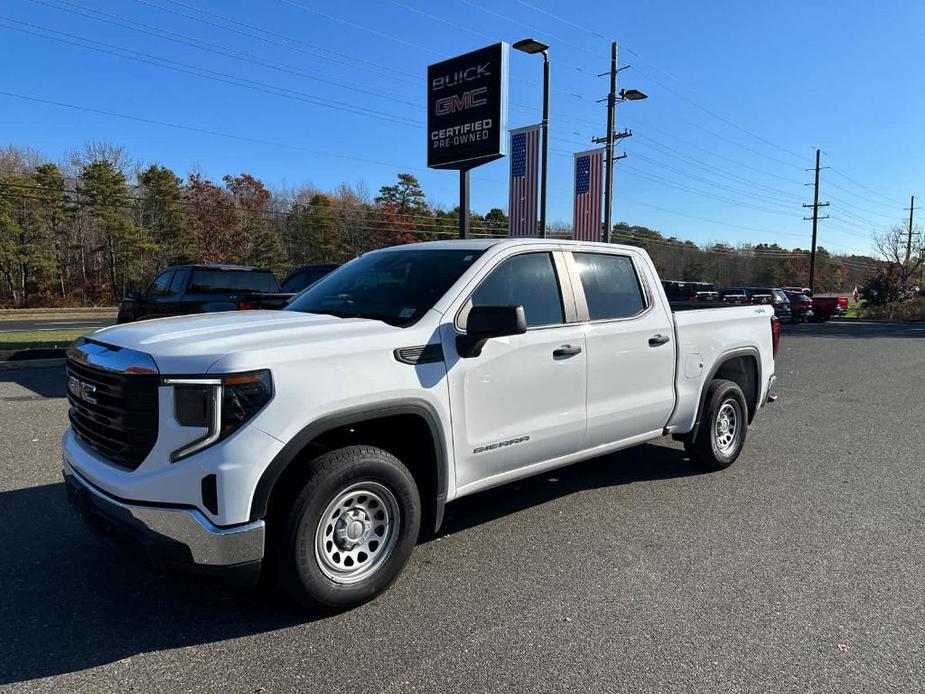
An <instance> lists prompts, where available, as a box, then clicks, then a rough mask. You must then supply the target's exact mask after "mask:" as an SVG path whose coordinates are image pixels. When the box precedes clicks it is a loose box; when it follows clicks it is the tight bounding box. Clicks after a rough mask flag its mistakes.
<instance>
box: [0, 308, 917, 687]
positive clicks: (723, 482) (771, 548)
mask: <svg viewBox="0 0 925 694" xmlns="http://www.w3.org/2000/svg"><path fill="white" fill-rule="evenodd" d="M777 373H778V378H779V381H778V384H779V387H778V390H779V393H780V395H781V399H780V400H779V401H778V402H777V403H776V404H774V405H772V406H770V407H769V408H768V409H766V410H765V411H763V412H762V414H761V416H760V417H759V419H758V420H757V421H756V423H755V425H754V427H753V428H752V429H751V430H750V431H749V435H748V443H747V446H746V451H745V453H744V454H743V456H742V457H741V458H740V459H739V460H738V461H737V462H736V463H735V465H733V467H731V468H730V469H728V470H726V471H724V472H721V473H714V474H695V473H693V472H692V471H691V470H690V469H689V468H688V465H687V464H686V461H685V460H684V459H683V456H682V453H681V450H680V447H679V446H678V445H677V444H674V443H672V442H671V441H669V440H663V441H659V442H656V443H655V444H649V445H645V446H641V447H639V448H636V449H633V450H631V451H626V452H623V453H619V454H616V455H611V456H607V457H604V458H599V459H596V460H593V461H588V462H586V463H582V464H579V465H576V466H573V467H570V468H567V469H564V470H560V471H556V472H555V473H553V474H551V475H545V476H541V477H537V478H533V479H530V480H527V481H524V482H520V483H517V484H515V485H510V486H507V487H503V488H500V489H497V490H492V491H489V492H486V493H483V494H480V495H477V496H475V497H470V498H468V499H465V500H463V501H460V502H458V503H456V504H451V505H450V506H449V507H448V518H447V523H446V525H445V528H444V531H443V533H442V535H441V536H440V537H439V538H438V539H436V540H431V541H429V542H427V543H426V544H423V545H421V546H419V547H418V549H417V551H416V553H415V555H414V557H413V558H412V561H411V564H410V565H409V567H408V569H407V570H406V571H405V573H404V575H403V576H402V577H401V578H400V579H399V581H398V583H397V584H396V585H395V586H394V587H393V588H392V590H390V591H389V592H388V593H387V594H385V595H384V596H383V597H381V598H380V599H378V600H376V601H374V602H372V603H370V604H368V605H365V606H363V607H361V608H358V609H355V610H353V611H351V612H347V613H344V614H340V615H335V616H330V617H326V618H323V619H316V620H308V619H306V618H305V617H304V616H301V615H299V614H297V613H294V612H292V611H290V610H289V609H288V608H286V607H285V606H283V605H281V604H279V603H277V602H275V601H274V600H273V599H272V598H271V597H267V596H265V595H263V594H261V593H259V592H255V591H249V590H242V589H235V588H231V587H226V586H222V585H217V584H214V583H204V582H201V581H197V580H195V579H189V578H180V577H162V576H159V575H157V574H153V573H150V572H148V571H147V570H146V569H144V568H143V567H141V566H138V565H136V564H134V563H132V562H130V561H127V560H126V559H123V558H122V557H121V556H120V555H119V554H117V553H114V552H113V551H111V549H110V548H108V547H107V546H106V545H104V544H101V543H100V542H99V541H98V540H97V539H95V538H94V537H93V536H92V535H90V533H89V532H88V531H86V530H85V529H84V528H83V527H82V526H81V525H80V524H79V523H78V522H77V520H76V518H75V517H74V516H73V514H72V513H71V511H70V509H69V508H68V507H67V505H66V502H65V499H64V492H63V488H62V484H61V479H60V472H59V462H58V460H59V453H58V440H59V437H60V436H61V433H62V432H63V430H64V427H65V425H66V419H67V418H66V401H65V399H64V390H63V381H62V377H61V370H60V369H43V370H22V371H8V372H0V545H2V547H3V548H4V555H5V557H4V559H3V560H2V562H0V586H2V598H0V624H2V625H3V641H4V646H3V648H0V690H9V691H16V692H33V691H49V692H64V691H79V692H98V691H113V692H115V691H119V692H123V691H136V692H149V691H150V692H155V691H157V692H161V691H166V692H186V691H210V692H211V691H214V692H290V691H299V692H341V691H351V692H355V691H370V690H375V691H385V692H403V691H421V692H455V691H460V692H497V691H517V692H539V691H564V690H568V691H572V692H583V691H588V692H592V691H593V692H598V691H607V692H623V691H626V692H665V691H697V692H711V693H715V692H791V691H800V692H809V691H817V692H912V691H921V689H922V686H923V684H922V683H923V682H925V628H923V626H922V624H923V622H925V504H923V501H922V496H923V492H925V465H923V459H925V436H923V434H925V429H923V422H925V398H923V393H925V326H921V327H919V326H914V325H913V326H908V325H873V324H835V323H828V324H823V325H806V326H792V327H791V326H788V327H787V328H785V334H784V338H783V346H782V352H781V355H780V356H779V358H778V363H777Z"/></svg>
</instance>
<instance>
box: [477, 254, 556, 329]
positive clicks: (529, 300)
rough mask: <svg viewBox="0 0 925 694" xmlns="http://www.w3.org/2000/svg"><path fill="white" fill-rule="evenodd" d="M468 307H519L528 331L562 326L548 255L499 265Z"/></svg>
mask: <svg viewBox="0 0 925 694" xmlns="http://www.w3.org/2000/svg"><path fill="white" fill-rule="evenodd" d="M471 302H472V304H471V305H472V306H518V305H519V306H523V307H524V314H525V316H526V319H527V327H528V328H537V327H541V326H545V325H558V324H560V323H563V322H565V318H564V315H563V311H562V295H561V293H560V291H559V280H558V278H557V277H556V270H555V266H554V265H553V261H552V255H551V254H549V253H524V254H523V255H515V256H514V257H513V258H508V259H507V260H505V261H503V262H502V263H501V264H500V265H499V266H498V267H496V268H495V269H494V270H492V272H491V274H490V275H489V276H488V278H487V279H486V280H485V281H484V282H482V284H481V286H479V288H478V289H476V290H475V292H474V293H473V294H472V299H471Z"/></svg>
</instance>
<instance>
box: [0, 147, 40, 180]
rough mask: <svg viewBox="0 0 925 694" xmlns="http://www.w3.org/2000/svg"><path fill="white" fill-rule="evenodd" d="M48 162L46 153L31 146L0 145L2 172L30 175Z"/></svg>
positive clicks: (0, 167)
mask: <svg viewBox="0 0 925 694" xmlns="http://www.w3.org/2000/svg"><path fill="white" fill-rule="evenodd" d="M47 162H48V159H47V158H46V157H45V155H44V154H42V153H41V152H39V151H38V150H34V149H32V148H31V147H15V146H13V145H7V146H6V147H0V174H7V175H9V176H29V175H31V174H32V172H33V171H35V170H36V169H37V168H38V167H39V166H41V165H42V164H45V163H47Z"/></svg>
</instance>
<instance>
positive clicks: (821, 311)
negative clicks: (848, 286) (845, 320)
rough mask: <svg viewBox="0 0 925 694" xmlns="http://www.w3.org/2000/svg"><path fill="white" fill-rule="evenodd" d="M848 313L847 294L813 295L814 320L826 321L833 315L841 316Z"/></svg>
mask: <svg viewBox="0 0 925 694" xmlns="http://www.w3.org/2000/svg"><path fill="white" fill-rule="evenodd" d="M846 313H848V297H847V296H815V297H813V320H814V321H817V322H819V323H825V322H826V321H827V320H828V319H829V318H831V317H832V316H836V317H840V316H844V315H845V314H846Z"/></svg>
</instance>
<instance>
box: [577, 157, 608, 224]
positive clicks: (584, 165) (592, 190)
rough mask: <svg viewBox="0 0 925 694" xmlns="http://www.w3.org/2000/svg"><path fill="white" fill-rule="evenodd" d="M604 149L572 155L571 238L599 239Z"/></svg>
mask: <svg viewBox="0 0 925 694" xmlns="http://www.w3.org/2000/svg"><path fill="white" fill-rule="evenodd" d="M603 173H604V148H603V147H601V148H600V149H592V150H589V151H587V152H578V153H577V154H576V155H575V212H574V222H573V232H572V238H574V239H575V240H576V241H600V240H601V194H602V193H603V191H604V185H603V179H604V176H603Z"/></svg>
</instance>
